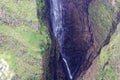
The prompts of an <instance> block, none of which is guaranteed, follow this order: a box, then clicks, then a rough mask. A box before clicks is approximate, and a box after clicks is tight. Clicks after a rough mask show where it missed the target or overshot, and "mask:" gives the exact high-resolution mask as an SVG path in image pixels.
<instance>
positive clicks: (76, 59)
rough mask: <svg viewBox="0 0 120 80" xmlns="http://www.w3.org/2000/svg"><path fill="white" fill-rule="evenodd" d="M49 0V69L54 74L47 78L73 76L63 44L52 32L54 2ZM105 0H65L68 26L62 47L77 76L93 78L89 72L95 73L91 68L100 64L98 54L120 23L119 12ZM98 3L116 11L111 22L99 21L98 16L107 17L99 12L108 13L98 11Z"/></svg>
mask: <svg viewBox="0 0 120 80" xmlns="http://www.w3.org/2000/svg"><path fill="white" fill-rule="evenodd" d="M45 2H46V8H45V9H46V10H47V11H46V13H47V16H48V17H47V18H48V19H47V20H48V24H49V30H50V37H51V51H50V54H49V55H48V56H49V62H48V64H49V65H48V66H49V68H48V73H47V74H51V76H46V78H47V80H69V77H68V72H67V70H66V67H65V64H64V62H63V61H62V58H61V55H60V50H59V49H60V48H59V47H60V46H59V44H58V41H57V40H56V38H55V36H54V34H53V32H52V27H51V26H52V25H51V21H50V20H51V19H50V17H49V13H50V2H49V1H48V0H45ZM103 2H104V1H102V0H63V2H62V7H63V9H62V11H63V13H62V14H63V16H62V19H63V28H64V30H65V33H64V41H63V46H62V49H63V51H64V55H65V57H66V58H67V61H68V65H69V67H70V69H71V72H72V74H73V80H82V79H83V80H90V79H92V78H89V79H88V78H87V76H89V77H93V76H91V75H89V74H90V72H91V71H92V70H91V69H94V67H96V65H95V64H96V57H97V56H98V55H99V53H100V50H101V48H102V47H103V46H105V45H106V44H108V43H109V40H110V38H111V36H112V34H113V33H114V31H115V29H116V26H117V24H118V23H119V19H117V20H116V18H115V17H118V16H119V13H118V14H116V13H117V12H116V13H115V12H112V9H111V8H107V5H108V4H110V3H107V4H104V5H103ZM97 4H99V5H103V9H104V8H105V9H107V10H108V11H110V12H111V14H112V15H114V17H111V18H110V23H102V22H97V21H96V20H97V19H98V18H99V19H100V21H102V20H103V19H102V17H101V15H99V14H103V15H104V14H105V13H104V12H103V13H99V14H98V13H96V12H94V8H93V7H95V5H97ZM97 6H98V5H97ZM99 7H100V6H99ZM99 7H98V8H96V9H98V11H99V10H100V9H99ZM96 9H95V10H96ZM90 10H91V11H90ZM92 10H93V12H92ZM94 14H95V15H94ZM111 14H110V16H111ZM103 15H102V16H103ZM116 15H117V16H116ZM107 16H109V14H105V17H107ZM94 17H95V18H94ZM45 18H46V17H45ZM103 21H104V20H103ZM99 24H100V25H99ZM103 31H105V32H103ZM93 62H94V63H93ZM49 72H50V73H49Z"/></svg>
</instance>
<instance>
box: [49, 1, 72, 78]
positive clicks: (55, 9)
mask: <svg viewBox="0 0 120 80" xmlns="http://www.w3.org/2000/svg"><path fill="white" fill-rule="evenodd" d="M50 6H51V10H50V15H51V21H52V29H53V33H54V35H55V37H56V38H57V40H58V43H59V46H60V53H61V56H62V60H63V61H64V63H65V66H66V68H67V72H68V75H69V78H70V80H72V79H73V76H72V74H71V71H70V68H69V66H68V62H67V60H66V58H65V56H64V54H63V53H64V52H63V50H62V44H63V39H64V37H63V36H64V28H63V25H62V21H63V19H62V4H61V0H51V1H50Z"/></svg>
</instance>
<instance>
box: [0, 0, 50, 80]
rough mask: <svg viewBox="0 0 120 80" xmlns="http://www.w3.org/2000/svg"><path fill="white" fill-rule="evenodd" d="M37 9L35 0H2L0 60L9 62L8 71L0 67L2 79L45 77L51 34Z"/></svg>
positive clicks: (35, 78) (0, 6) (0, 79)
mask: <svg viewBox="0 0 120 80" xmlns="http://www.w3.org/2000/svg"><path fill="white" fill-rule="evenodd" d="M36 12H37V11H36V1H35V0H0V61H1V60H4V61H6V62H7V64H8V65H9V71H6V73H4V72H2V71H1V70H0V74H2V75H0V80H10V78H11V79H12V80H40V79H41V78H42V72H43V71H42V54H43V53H45V50H46V48H45V45H47V40H48V39H47V38H48V37H47V35H46V28H45V26H40V25H39V22H38V19H37V14H36ZM1 63H2V62H1ZM0 67H1V66H0ZM2 67H4V66H3V65H2ZM6 74H7V75H6Z"/></svg>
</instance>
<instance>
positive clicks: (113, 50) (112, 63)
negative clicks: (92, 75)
mask: <svg viewBox="0 0 120 80" xmlns="http://www.w3.org/2000/svg"><path fill="white" fill-rule="evenodd" d="M119 34H120V24H119V25H118V27H117V30H116V32H115V33H114V35H113V36H112V38H111V40H110V43H109V45H106V46H105V47H104V48H103V49H102V51H101V55H100V61H99V63H98V65H99V70H100V71H99V75H98V77H99V78H98V80H118V79H117V77H118V76H117V74H118V75H119V73H117V71H119V70H118V69H117V67H118V66H119V65H120V62H119V57H120V53H119V52H120V47H119V46H120V44H119V40H120V35H119ZM106 63H108V64H106ZM119 76H120V75H119Z"/></svg>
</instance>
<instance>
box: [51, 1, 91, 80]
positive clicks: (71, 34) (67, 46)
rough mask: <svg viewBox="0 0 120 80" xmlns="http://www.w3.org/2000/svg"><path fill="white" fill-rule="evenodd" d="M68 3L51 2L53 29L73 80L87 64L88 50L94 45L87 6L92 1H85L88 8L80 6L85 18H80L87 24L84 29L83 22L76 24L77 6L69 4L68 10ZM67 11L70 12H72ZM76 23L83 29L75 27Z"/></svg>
mask: <svg viewBox="0 0 120 80" xmlns="http://www.w3.org/2000/svg"><path fill="white" fill-rule="evenodd" d="M67 2H68V1H60V0H51V2H50V16H51V21H52V26H51V27H52V29H53V33H54V35H55V37H56V38H57V40H58V43H59V46H60V54H61V58H62V61H63V64H64V65H65V67H66V69H67V74H68V78H69V79H70V80H73V79H74V76H75V75H76V72H77V71H78V69H79V67H80V66H81V65H82V64H83V63H84V62H85V57H86V53H87V50H88V49H89V48H90V46H91V45H93V39H92V33H91V31H90V30H91V29H90V25H88V24H87V23H88V22H89V20H88V14H89V13H88V7H87V6H88V5H89V2H90V1H83V2H82V4H83V5H86V6H83V5H82V6H80V7H81V8H80V9H81V10H83V11H84V12H83V13H82V14H81V15H84V16H83V17H82V16H81V17H80V18H81V19H83V20H85V24H83V25H84V28H82V27H83V25H80V24H81V22H74V17H72V13H71V11H72V9H74V7H75V6H72V3H69V2H68V3H69V7H70V8H69V7H68V8H66V7H67V6H66V4H65V3H67ZM63 3H64V5H63ZM65 9H68V10H70V12H69V11H68V10H65ZM62 11H64V12H62ZM65 11H68V12H65ZM66 16H68V17H66ZM72 20H73V21H72ZM78 21H79V20H78ZM76 23H77V24H78V26H81V29H79V28H78V26H75V24H76ZM83 34H84V35H83Z"/></svg>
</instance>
